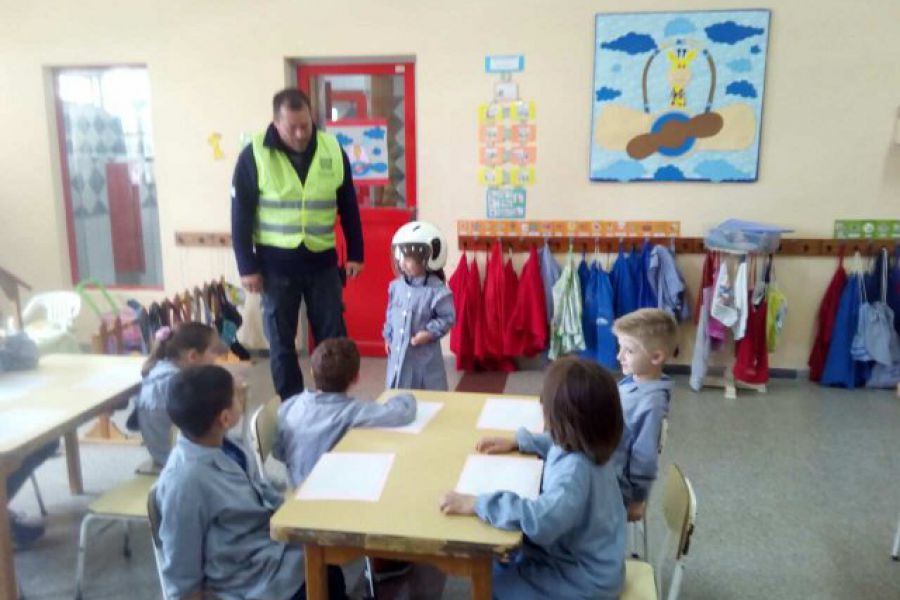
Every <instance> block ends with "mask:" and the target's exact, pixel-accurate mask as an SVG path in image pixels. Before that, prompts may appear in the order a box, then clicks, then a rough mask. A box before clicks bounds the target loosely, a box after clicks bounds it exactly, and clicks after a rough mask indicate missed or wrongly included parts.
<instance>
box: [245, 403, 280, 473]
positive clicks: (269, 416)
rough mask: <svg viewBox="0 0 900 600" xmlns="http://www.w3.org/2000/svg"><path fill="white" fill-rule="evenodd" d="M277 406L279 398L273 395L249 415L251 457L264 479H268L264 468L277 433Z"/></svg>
mask: <svg viewBox="0 0 900 600" xmlns="http://www.w3.org/2000/svg"><path fill="white" fill-rule="evenodd" d="M279 406H281V399H280V398H278V396H275V397H274V398H270V399H269V401H268V402H266V403H265V404H263V405H262V406H260V407H259V408H257V409H256V410H255V411H254V412H253V416H252V417H250V442H251V448H252V449H253V458H254V459H255V461H256V469H257V472H258V473H259V476H260V477H262V478H263V479H264V480H266V481H269V478H268V477H267V475H266V468H265V465H266V459H268V458H269V455H270V454H271V453H272V445H273V444H274V443H275V436H276V435H277V433H278V407H279ZM269 483H271V481H269Z"/></svg>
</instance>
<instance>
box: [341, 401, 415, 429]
mask: <svg viewBox="0 0 900 600" xmlns="http://www.w3.org/2000/svg"><path fill="white" fill-rule="evenodd" d="M356 405H357V412H356V414H355V415H354V416H353V423H352V425H351V427H398V426H400V425H408V424H410V423H412V422H413V419H415V418H416V398H415V396H413V395H412V394H397V395H396V396H393V397H391V398H390V399H388V401H387V402H385V403H384V404H379V403H378V402H366V401H360V400H357V401H356Z"/></svg>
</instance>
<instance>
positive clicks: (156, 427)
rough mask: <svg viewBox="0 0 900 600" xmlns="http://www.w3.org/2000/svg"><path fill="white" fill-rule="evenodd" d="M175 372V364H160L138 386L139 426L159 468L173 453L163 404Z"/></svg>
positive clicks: (170, 432)
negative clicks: (139, 389)
mask: <svg viewBox="0 0 900 600" xmlns="http://www.w3.org/2000/svg"><path fill="white" fill-rule="evenodd" d="M178 371H179V368H178V366H177V365H176V364H175V363H173V362H171V361H168V360H161V361H159V362H158V363H156V364H155V365H153V368H152V369H150V372H149V373H147V377H145V378H144V381H142V382H141V391H140V393H139V394H138V399H137V410H138V426H139V427H140V429H141V436H142V437H143V438H144V444H145V445H146V446H147V450H148V451H149V452H150V456H151V457H153V462H154V463H156V464H157V465H159V466H163V465H165V464H166V460H167V459H168V458H169V452H170V451H171V449H172V419H170V418H169V413H168V412H166V400H167V399H168V398H169V388H171V386H172V378H173V377H174V376H175V374H176V373H178Z"/></svg>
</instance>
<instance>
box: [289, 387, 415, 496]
mask: <svg viewBox="0 0 900 600" xmlns="http://www.w3.org/2000/svg"><path fill="white" fill-rule="evenodd" d="M415 418H416V399H415V398H414V397H413V396H412V394H398V395H396V396H394V397H393V398H390V399H389V400H388V401H387V402H385V403H384V404H379V403H377V402H371V401H366V400H357V399H355V398H351V397H350V396H348V395H346V394H339V393H332V392H311V391H309V390H306V391H303V392H302V393H300V394H297V395H296V396H292V397H290V398H288V399H287V400H285V401H284V403H283V404H282V405H281V406H280V407H279V408H278V434H277V436H276V438H275V443H274V445H273V446H272V456H274V457H275V458H277V459H278V460H280V461H283V462H284V463H286V464H287V469H288V477H289V479H290V482H291V487H294V488H295V487H297V486H299V485H300V484H301V483H303V480H305V479H306V477H307V476H308V475H309V472H310V471H312V469H313V467H314V466H316V463H317V462H318V461H319V458H321V456H322V455H323V454H325V453H326V452H328V451H330V450H331V449H332V448H334V446H335V444H337V443H338V442H339V441H340V439H341V438H342V437H344V434H345V433H347V430H348V429H350V428H351V427H396V426H399V425H407V424H409V423H411V422H412V421H413V419H415Z"/></svg>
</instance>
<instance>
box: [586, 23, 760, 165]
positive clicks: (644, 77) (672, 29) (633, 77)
mask: <svg viewBox="0 0 900 600" xmlns="http://www.w3.org/2000/svg"><path fill="white" fill-rule="evenodd" d="M769 14H770V13H769V11H768V10H735V11H690V12H654V13H650V12H648V13H618V14H598V15H597V20H596V36H595V47H594V88H593V95H594V98H593V124H592V128H591V131H592V135H591V165H590V171H591V179H592V180H595V181H713V182H721V181H736V182H747V181H756V179H757V177H758V173H759V138H760V128H761V124H762V107H763V92H764V83H765V71H766V51H767V47H768V34H769Z"/></svg>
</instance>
